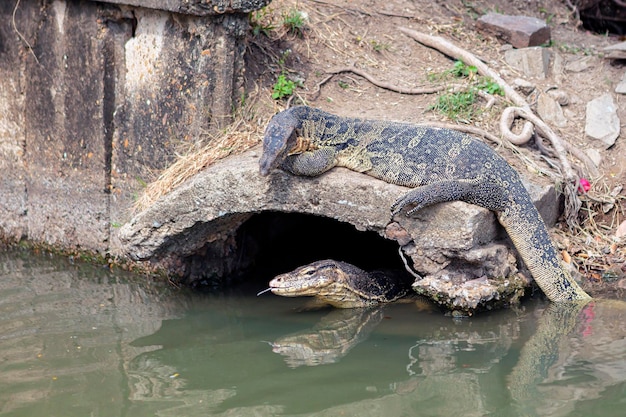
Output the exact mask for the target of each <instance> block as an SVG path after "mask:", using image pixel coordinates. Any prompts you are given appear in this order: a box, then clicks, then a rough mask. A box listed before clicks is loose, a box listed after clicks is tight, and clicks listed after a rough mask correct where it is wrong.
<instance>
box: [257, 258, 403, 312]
mask: <svg viewBox="0 0 626 417" xmlns="http://www.w3.org/2000/svg"><path fill="white" fill-rule="evenodd" d="M410 289H411V284H410V283H409V282H406V280H404V279H403V278H402V277H401V276H399V275H396V274H393V273H391V272H387V273H385V272H382V271H373V272H365V271H363V270H362V269H360V268H357V267H356V266H354V265H352V264H349V263H346V262H339V261H335V260H332V259H327V260H323V261H316V262H313V263H311V264H308V265H304V266H301V267H299V268H297V269H295V270H293V271H291V272H287V273H285V274H281V275H278V276H277V277H276V278H274V279H273V280H271V281H270V287H269V290H270V291H272V293H274V294H276V295H282V296H283V297H302V296H312V297H315V298H316V299H317V300H318V301H319V302H320V303H322V304H330V305H331V306H333V307H337V308H357V307H371V306H375V305H377V304H384V303H391V302H393V301H396V300H398V299H400V298H402V297H404V296H405V295H407V294H408V293H409V291H410ZM263 292H265V291H263Z"/></svg>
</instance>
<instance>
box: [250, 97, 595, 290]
mask: <svg viewBox="0 0 626 417" xmlns="http://www.w3.org/2000/svg"><path fill="white" fill-rule="evenodd" d="M335 166H341V167H346V168H348V169H351V170H354V171H357V172H361V173H364V174H367V175H371V176H372V177H375V178H378V179H380V180H383V181H386V182H388V183H392V184H396V185H401V186H405V187H411V188H413V189H412V190H410V191H409V192H407V193H406V194H405V195H404V196H402V197H400V198H399V199H398V200H397V201H396V202H395V203H394V204H393V205H392V207H391V211H392V214H393V215H395V214H397V213H399V212H400V211H401V210H402V209H404V208H405V207H407V206H409V207H411V208H410V209H409V210H408V211H407V215H411V214H412V213H414V212H415V211H417V210H419V209H421V208H423V207H426V206H429V205H432V204H437V203H442V202H447V201H455V200H460V201H464V202H467V203H470V204H475V205H478V206H481V207H484V208H487V209H489V210H491V211H493V212H495V213H496V216H497V218H498V221H499V222H500V224H502V226H503V227H504V228H505V230H506V231H507V233H508V234H509V236H510V238H511V240H512V241H513V244H514V245H515V247H516V249H517V251H518V253H519V254H520V256H521V258H522V259H523V261H524V263H525V264H526V266H527V268H528V269H529V271H530V273H531V274H532V276H533V278H534V279H535V282H536V283H537V284H538V285H539V287H540V288H541V289H542V291H543V292H544V293H545V294H546V296H547V297H548V298H549V299H550V300H551V301H554V302H563V301H575V300H588V299H590V298H591V297H590V296H589V295H588V294H587V293H586V292H585V291H583V290H582V288H580V286H579V285H578V284H577V283H576V281H574V280H573V279H572V278H571V276H570V274H569V273H568V272H567V271H566V270H565V269H564V267H563V265H562V262H561V260H560V259H559V258H558V256H557V252H556V249H555V247H554V245H553V244H552V242H551V241H550V237H549V235H548V232H547V229H546V226H545V224H544V223H543V220H542V219H541V216H540V214H539V212H538V211H537V209H536V208H535V206H534V205H533V203H532V200H531V198H530V195H529V194H528V191H526V188H525V187H524V185H523V184H522V181H521V180H520V177H519V175H518V173H517V172H516V171H515V170H514V169H513V168H512V167H511V166H510V165H509V164H508V163H507V162H506V161H505V160H504V159H503V158H502V157H501V156H499V155H498V154H497V153H496V152H495V151H493V150H492V149H491V148H490V147H489V146H487V145H486V144H484V143H482V142H480V141H478V140H476V139H474V138H472V137H471V136H469V135H466V134H464V133H461V132H458V131H455V130H451V129H441V128H433V127H427V126H420V125H415V124H409V123H401V122H392V121H383V120H367V119H360V118H348V117H340V116H336V115H334V114H331V113H328V112H325V111H322V110H319V109H316V108H313V107H308V106H296V107H292V108H290V109H287V110H284V111H282V112H279V113H278V114H276V115H275V116H274V117H273V118H272V119H271V120H270V122H269V124H268V126H267V128H266V130H265V134H264V139H263V153H262V155H261V159H260V174H261V175H263V176H266V175H269V173H270V172H271V171H272V170H274V169H276V168H281V169H283V170H286V171H288V172H290V173H292V174H295V175H304V176H317V175H320V174H322V173H324V172H326V171H328V170H330V169H331V168H333V167H335Z"/></svg>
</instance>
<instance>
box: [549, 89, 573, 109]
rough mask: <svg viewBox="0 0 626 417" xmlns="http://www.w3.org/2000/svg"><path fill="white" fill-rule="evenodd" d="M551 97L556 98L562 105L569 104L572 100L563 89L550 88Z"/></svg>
mask: <svg viewBox="0 0 626 417" xmlns="http://www.w3.org/2000/svg"><path fill="white" fill-rule="evenodd" d="M548 94H549V95H550V97H552V98H553V99H555V100H556V102H557V103H559V104H560V105H561V106H567V105H568V104H569V102H570V98H569V95H568V94H567V93H566V92H565V91H562V90H549V91H548Z"/></svg>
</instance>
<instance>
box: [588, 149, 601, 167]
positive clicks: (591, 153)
mask: <svg viewBox="0 0 626 417" xmlns="http://www.w3.org/2000/svg"><path fill="white" fill-rule="evenodd" d="M585 153H586V154H587V156H588V157H589V159H591V162H593V164H594V165H595V166H596V167H599V166H600V164H601V163H602V154H600V152H599V151H598V150H597V149H593V148H589V149H585Z"/></svg>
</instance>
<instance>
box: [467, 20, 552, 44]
mask: <svg viewBox="0 0 626 417" xmlns="http://www.w3.org/2000/svg"><path fill="white" fill-rule="evenodd" d="M476 28H477V29H479V30H481V31H483V32H486V33H490V34H492V35H495V36H497V37H498V38H500V39H502V40H504V41H505V42H508V43H510V44H511V45H513V46H514V47H515V48H527V47H529V46H540V45H543V44H545V43H547V42H549V41H550V27H549V26H548V25H547V24H546V22H545V21H543V20H541V19H537V18H536V17H530V16H509V15H504V14H499V13H488V14H486V15H484V16H481V17H480V18H479V19H478V20H477V21H476Z"/></svg>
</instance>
